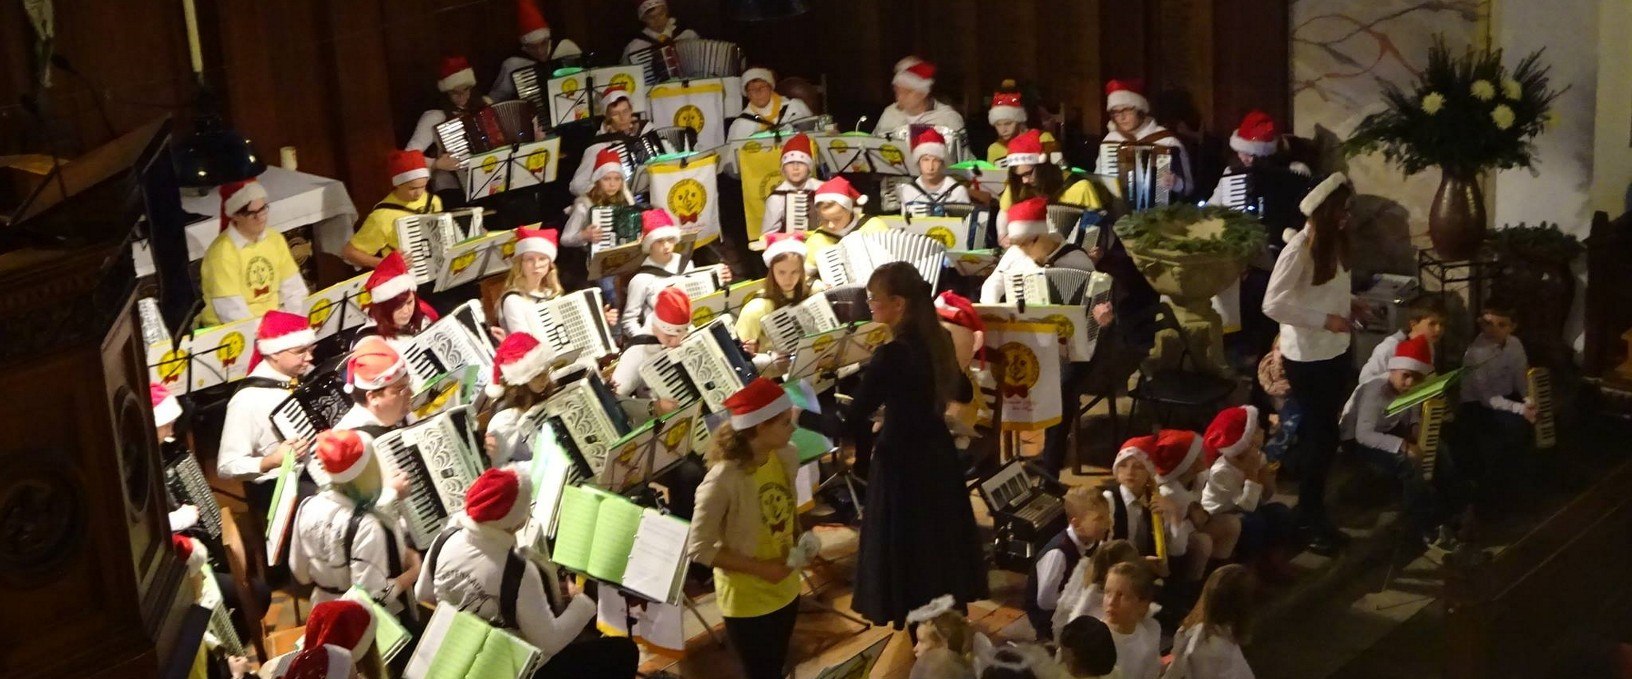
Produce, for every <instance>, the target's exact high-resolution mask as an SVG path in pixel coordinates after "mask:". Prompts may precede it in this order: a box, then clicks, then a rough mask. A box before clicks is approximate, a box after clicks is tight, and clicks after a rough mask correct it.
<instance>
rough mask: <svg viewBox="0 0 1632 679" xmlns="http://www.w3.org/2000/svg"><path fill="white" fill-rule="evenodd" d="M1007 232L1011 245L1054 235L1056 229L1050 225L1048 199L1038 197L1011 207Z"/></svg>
mask: <svg viewBox="0 0 1632 679" xmlns="http://www.w3.org/2000/svg"><path fill="white" fill-rule="evenodd" d="M1005 230H1006V231H1007V232H1008V235H1009V241H1010V242H1011V243H1012V242H1014V241H1016V240H1019V239H1021V238H1029V237H1032V236H1043V235H1047V234H1050V233H1053V232H1054V227H1053V226H1052V225H1050V224H1049V223H1048V199H1047V198H1044V197H1043V196H1037V197H1036V198H1029V199H1027V200H1022V201H1020V202H1018V203H1015V204H1013V205H1010V206H1009V223H1008V226H1006V227H1005Z"/></svg>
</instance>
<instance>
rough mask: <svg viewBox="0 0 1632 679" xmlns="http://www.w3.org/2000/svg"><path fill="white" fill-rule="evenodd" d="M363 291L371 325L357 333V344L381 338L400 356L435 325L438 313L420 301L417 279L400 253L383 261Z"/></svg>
mask: <svg viewBox="0 0 1632 679" xmlns="http://www.w3.org/2000/svg"><path fill="white" fill-rule="evenodd" d="M363 287H364V288H365V289H367V290H368V297H369V303H368V321H369V322H368V323H367V324H366V325H364V326H363V327H362V328H361V329H359V330H358V331H357V341H358V342H361V341H362V339H363V338H364V337H379V338H380V339H383V340H385V342H386V344H389V345H391V348H393V349H396V350H397V351H398V352H399V353H400V352H402V351H403V350H405V349H407V348H408V344H409V343H410V342H412V341H413V339H414V336H415V335H418V334H419V333H421V332H424V331H425V328H428V327H430V325H431V324H432V323H435V322H436V319H437V315H436V310H435V309H432V308H431V305H430V304H428V303H426V302H425V300H423V299H420V298H419V293H418V292H417V291H416V290H415V287H416V284H415V282H414V275H413V274H412V273H410V272H409V271H408V261H407V260H405V259H403V257H402V252H400V251H395V250H393V251H392V252H391V254H389V255H386V256H385V258H384V259H381V260H380V265H379V266H376V267H374V272H373V273H371V274H369V275H368V280H366V281H364V282H363Z"/></svg>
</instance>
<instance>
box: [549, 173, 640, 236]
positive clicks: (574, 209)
mask: <svg viewBox="0 0 1632 679" xmlns="http://www.w3.org/2000/svg"><path fill="white" fill-rule="evenodd" d="M623 204H624V205H634V204H635V196H634V194H632V193H629V185H628V184H627V183H626V184H624V185H623ZM594 208H595V204H594V203H593V202H591V201H590V199H589V196H588V195H587V194H586V195H580V196H578V197H577V198H574V199H573V201H572V206H571V207H568V208H567V223H566V225H565V226H563V227H561V245H562V246H563V247H569V248H587V247H589V240H588V239H586V238H584V236H583V233H584V228H585V227H587V226H589V211H590V210H592V209H594Z"/></svg>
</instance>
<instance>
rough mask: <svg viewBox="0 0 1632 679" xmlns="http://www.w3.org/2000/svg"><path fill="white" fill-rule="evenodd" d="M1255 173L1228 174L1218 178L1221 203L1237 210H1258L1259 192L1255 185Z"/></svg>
mask: <svg viewBox="0 0 1632 679" xmlns="http://www.w3.org/2000/svg"><path fill="white" fill-rule="evenodd" d="M1252 180H1253V173H1251V172H1241V173H1237V174H1227V175H1224V176H1223V177H1220V178H1219V180H1218V187H1219V193H1220V194H1221V200H1220V202H1219V204H1220V205H1222V206H1224V207H1227V208H1229V209H1231V210H1235V211H1237V212H1258V211H1259V210H1258V192H1257V191H1256V190H1255V188H1256V187H1255V186H1253V184H1254V182H1253V181H1252Z"/></svg>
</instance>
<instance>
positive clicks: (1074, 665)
mask: <svg viewBox="0 0 1632 679" xmlns="http://www.w3.org/2000/svg"><path fill="white" fill-rule="evenodd" d="M1056 653H1057V654H1056V656H1055V657H1056V659H1058V660H1059V662H1060V665H1061V667H1062V668H1063V669H1064V670H1065V672H1066V676H1069V677H1071V678H1072V679H1121V676H1122V675H1121V673H1120V672H1118V671H1117V669H1116V640H1114V639H1112V638H1111V628H1110V627H1107V626H1106V625H1105V623H1104V621H1102V620H1100V619H1099V618H1094V617H1089V616H1083V617H1080V618H1077V619H1075V620H1072V621H1071V622H1068V623H1066V625H1065V629H1063V630H1060V648H1059V650H1058V651H1057V652H1056Z"/></svg>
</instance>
